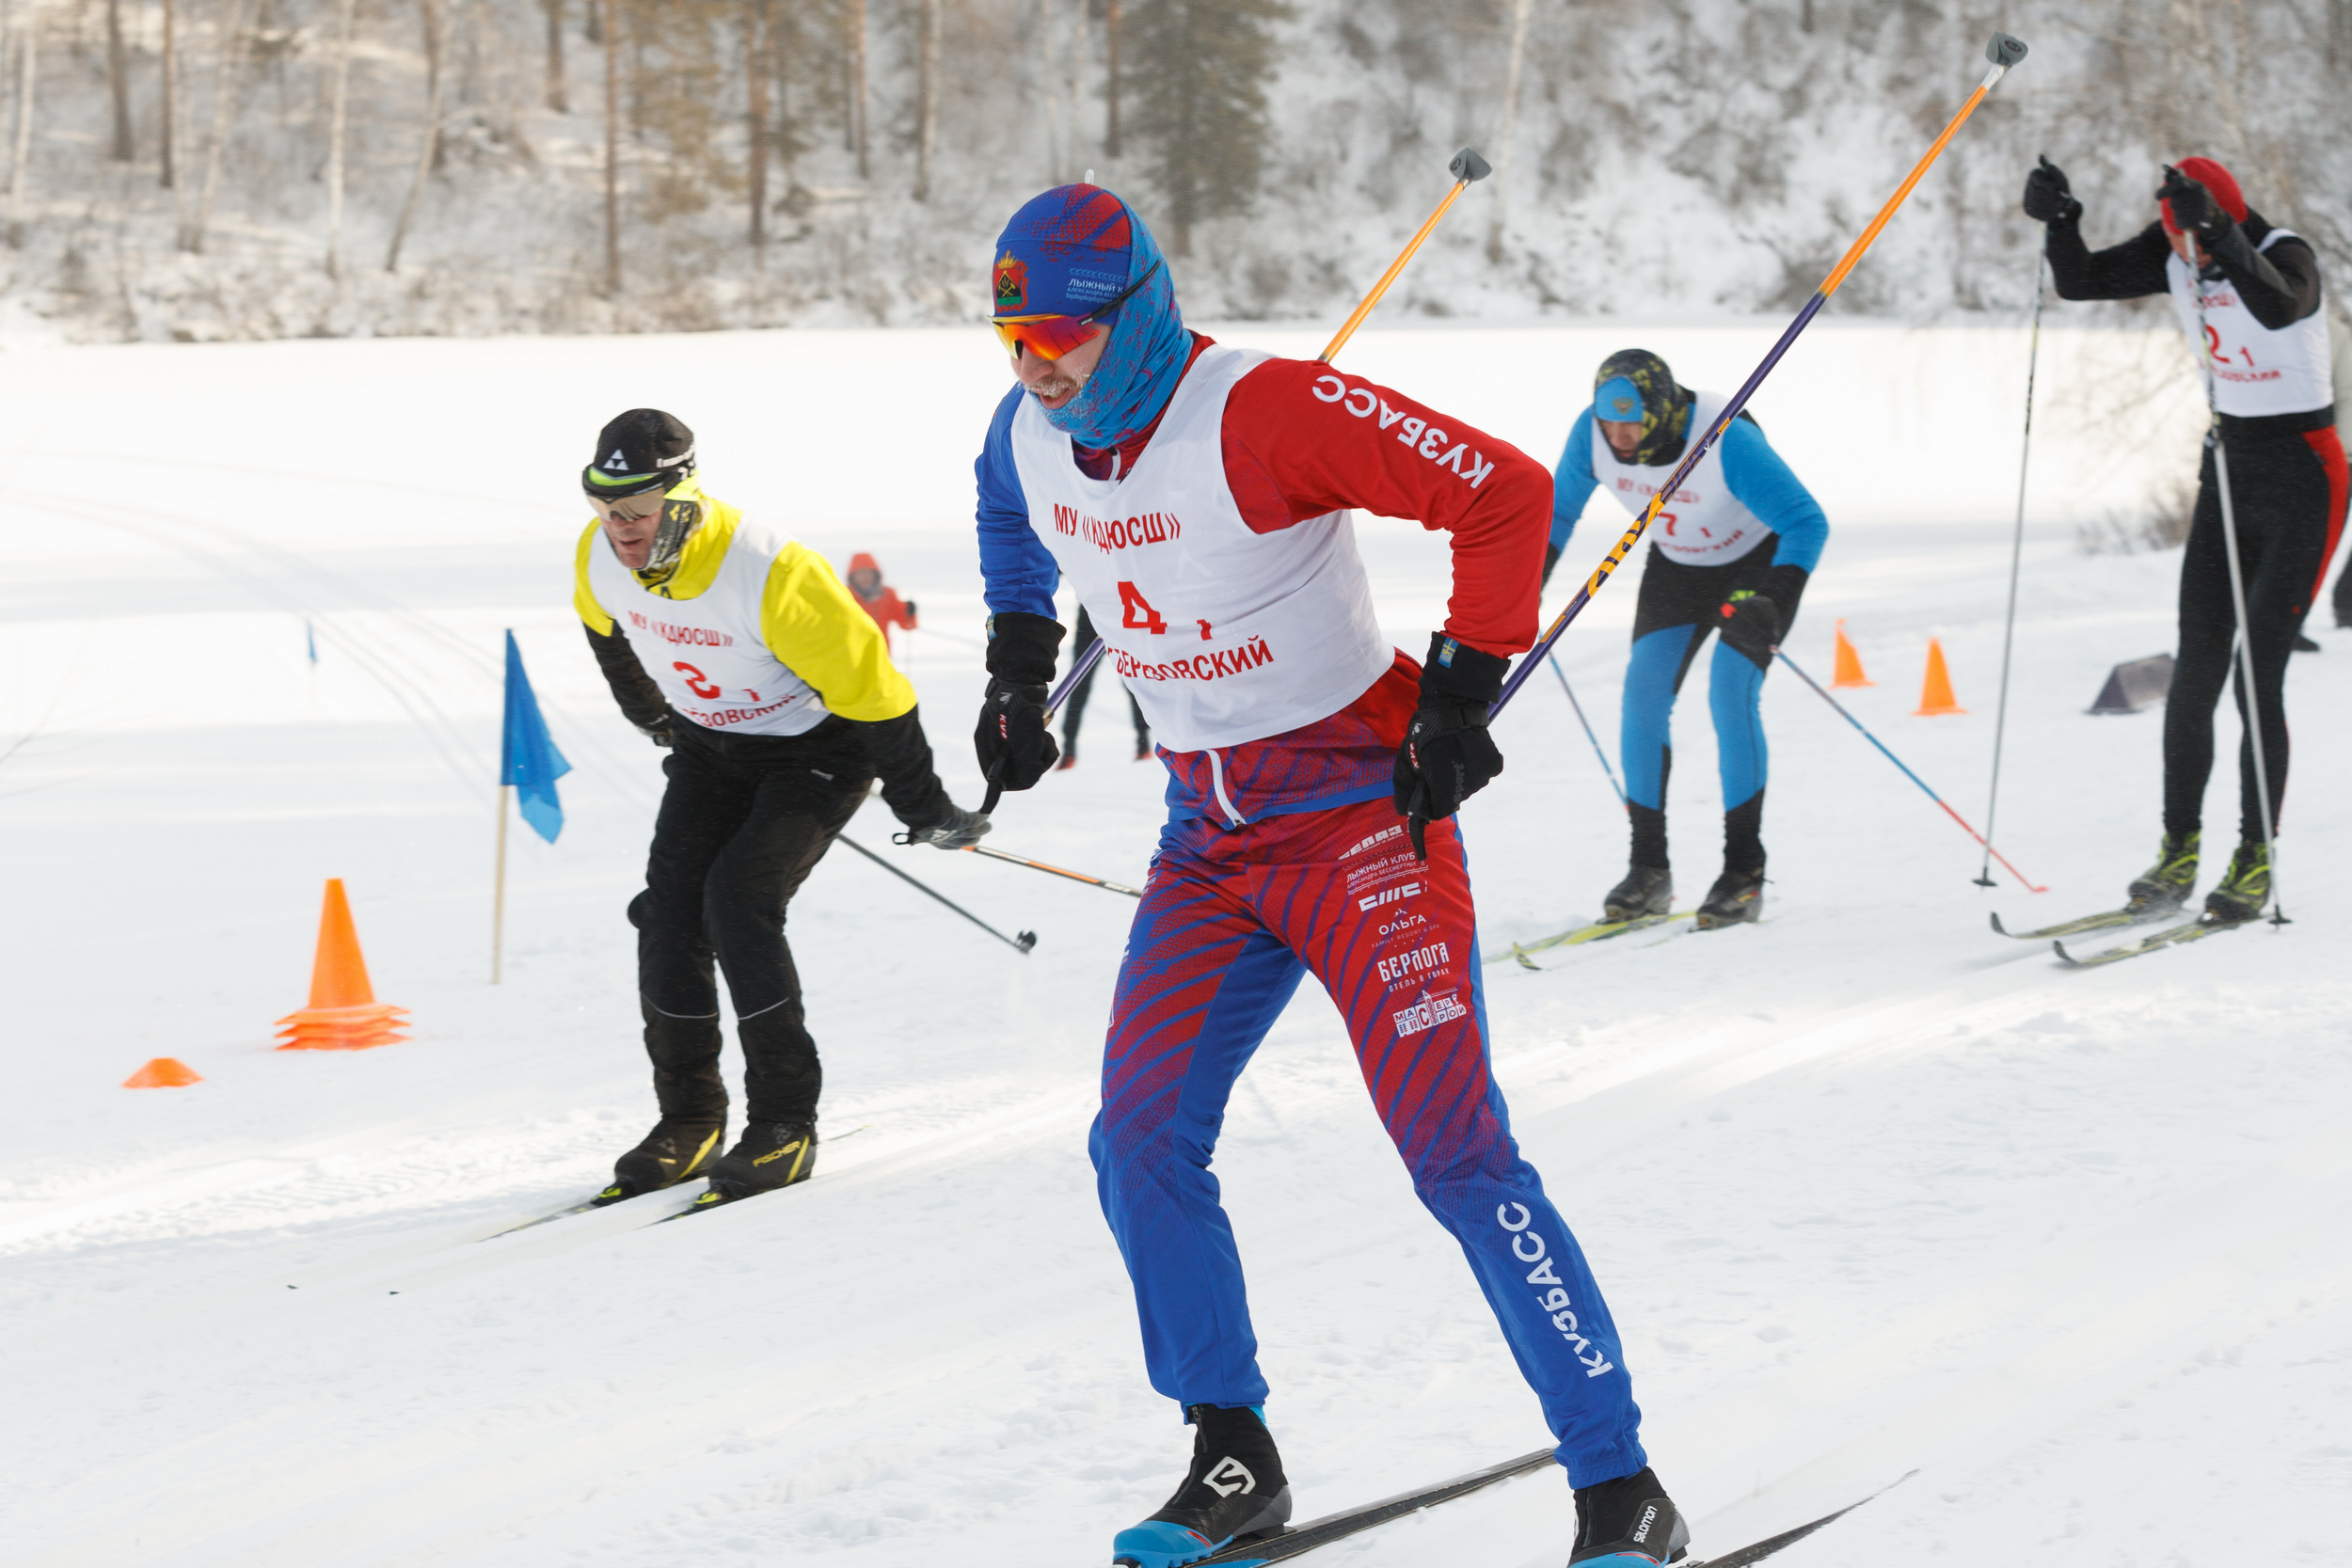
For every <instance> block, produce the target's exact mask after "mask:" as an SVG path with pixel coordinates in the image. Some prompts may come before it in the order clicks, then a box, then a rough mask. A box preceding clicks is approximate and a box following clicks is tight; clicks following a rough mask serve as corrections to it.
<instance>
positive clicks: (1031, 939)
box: [834, 834, 1037, 953]
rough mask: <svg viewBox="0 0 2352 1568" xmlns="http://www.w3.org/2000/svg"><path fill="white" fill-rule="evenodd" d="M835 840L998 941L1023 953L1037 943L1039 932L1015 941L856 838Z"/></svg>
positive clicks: (1023, 933) (837, 837)
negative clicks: (909, 874)
mask: <svg viewBox="0 0 2352 1568" xmlns="http://www.w3.org/2000/svg"><path fill="white" fill-rule="evenodd" d="M834 843H835V844H846V845H848V846H849V847H850V848H852V849H854V850H856V851H857V852H858V853H859V854H861V855H864V856H865V857H866V859H867V860H869V861H872V862H873V863H875V864H876V865H879V866H881V867H882V869H883V870H884V871H887V872H889V873H890V874H891V875H892V876H893V877H896V878H898V880H900V881H902V882H904V883H906V884H907V885H908V886H909V887H912V888H914V890H915V891H917V892H919V893H923V894H926V895H929V896H930V897H933V898H936V899H938V900H939V901H940V902H941V903H943V904H945V905H946V906H947V907H948V908H949V909H951V910H953V911H956V912H957V913H958V914H960V915H961V916H963V918H964V919H966V920H968V921H970V922H971V923H972V924H973V925H975V926H977V927H979V928H980V929H981V930H983V931H986V932H987V933H988V934H989V935H990V936H992V937H994V938H995V939H996V940H997V941H998V942H1003V943H1004V944H1005V945H1006V946H1008V947H1010V948H1014V949H1016V950H1017V951H1019V952H1022V953H1026V952H1027V951H1028V950H1029V949H1030V948H1032V947H1035V946H1036V945H1037V933H1036V932H1035V931H1024V932H1022V933H1021V937H1020V940H1019V941H1015V940H1014V939H1013V938H1011V937H1009V936H1007V935H1005V933H1004V932H1002V931H1000V930H998V929H997V928H996V927H993V926H991V925H990V924H989V923H988V922H987V921H985V920H982V919H981V918H980V917H979V916H978V915H977V914H974V913H973V912H972V911H970V910H967V909H965V908H964V907H963V906H962V905H961V904H959V903H957V902H956V901H955V900H954V899H952V898H950V897H948V896H947V895H945V894H942V893H934V892H932V891H931V890H930V888H928V887H926V886H924V885H923V884H922V883H921V882H919V881H917V880H915V879H914V878H913V877H910V876H908V875H907V874H906V873H905V872H903V871H901V870H899V869H898V867H897V866H895V865H893V864H891V863H889V862H888V861H886V860H884V859H882V857H881V856H880V855H877V854H876V853H874V851H872V850H871V849H868V848H867V847H866V846H865V845H863V844H860V843H859V842H858V841H857V840H856V839H853V838H850V837H849V836H848V835H847V834H835V835H834Z"/></svg>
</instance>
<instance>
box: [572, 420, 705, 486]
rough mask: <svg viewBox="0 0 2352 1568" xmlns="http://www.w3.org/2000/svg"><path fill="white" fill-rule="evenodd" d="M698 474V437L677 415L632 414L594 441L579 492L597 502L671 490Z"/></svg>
mask: <svg viewBox="0 0 2352 1568" xmlns="http://www.w3.org/2000/svg"><path fill="white" fill-rule="evenodd" d="M693 473H694V433H693V432H692V431H691V430H689V429H687V428H686V425H685V423H684V422H683V421H682V420H679V419H678V418H677V417H676V416H675V415H674V414H664V413H663V412H662V411H661V410H660V409H659V408H632V409H630V410H629V411H628V413H626V414H623V415H622V416H620V417H619V418H618V419H616V420H613V421H612V423H610V424H608V425H606V426H605V427H604V429H603V431H602V432H601V433H600V434H599V435H598V436H596V456H595V457H593V458H592V459H590V460H589V464H588V467H585V468H583V469H581V470H580V488H581V489H583V490H585V491H587V492H588V494H589V495H591V496H594V497H596V499H599V500H617V499H620V498H621V497H623V496H642V495H644V493H645V492H646V491H648V490H667V489H669V488H671V487H672V486H673V485H675V484H677V483H680V482H681V481H683V480H687V479H691V477H693Z"/></svg>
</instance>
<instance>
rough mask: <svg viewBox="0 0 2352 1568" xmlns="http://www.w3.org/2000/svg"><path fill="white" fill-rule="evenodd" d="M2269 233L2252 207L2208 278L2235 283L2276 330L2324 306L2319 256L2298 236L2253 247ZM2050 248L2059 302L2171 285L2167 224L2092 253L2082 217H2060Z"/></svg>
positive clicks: (2227, 235) (2225, 235) (2223, 240)
mask: <svg viewBox="0 0 2352 1568" xmlns="http://www.w3.org/2000/svg"><path fill="white" fill-rule="evenodd" d="M2270 230H2271V225H2270V224H2269V223H2267V222H2266V221H2265V220H2264V218H2263V215H2262V214H2260V213H2257V212H2255V211H2253V210H2252V209H2251V208H2249V209H2248V210H2247V214H2246V221H2245V222H2244V223H2233V224H2231V225H2230V227H2229V228H2228V229H2226V230H2223V231H2222V234H2221V237H2220V238H2219V239H2217V240H2215V241H2214V242H2213V243H2212V244H2211V245H2207V246H2206V247H2205V253H2206V255H2207V256H2208V257H2210V258H2211V260H2209V261H2207V262H2206V263H2205V276H2206V277H2217V276H2218V277H2227V278H2229V280H2230V281H2231V282H2232V283H2233V284H2235V285H2236V286H2237V292H2238V297H2239V298H2240V299H2243V300H2244V301H2246V308H2247V309H2249V310H2250V311H2252V312H2253V316H2254V319H2255V320H2256V321H2258V322H2260V323H2262V324H2263V325H2265V326H2266V327H2268V328H2270V330H2272V331H2273V332H2276V331H2278V330H2279V329H2280V327H2282V326H2286V325H2291V324H2293V323H2295V322H2299V321H2301V320H2302V319H2303V318H2304V317H2305V316H2308V315H2310V314H2311V313H2312V311H2314V310H2316V309H2319V294H2320V287H2319V258H2318V256H2317V255H2316V254H2314V253H2313V252H2312V247H2311V246H2310V245H2307V244H2305V243H2304V241H2303V240H2302V238H2301V237H2300V236H2298V235H2292V234H2291V235H2289V236H2287V237H2286V238H2285V239H2282V240H2280V242H2279V243H2278V244H2277V245H2272V246H2271V247H2270V248H2269V249H2268V250H2257V249H2255V248H2254V247H2255V246H2257V245H2261V244H2262V243H2263V241H2264V240H2265V239H2267V238H2269V236H2270ZM2045 248H2046V249H2047V250H2048V252H2049V257H2050V277H2051V280H2052V281H2053V282H2055V283H2056V284H2057V285H2058V298H2060V299H2139V298H2142V297H2144V296H2145V295H2148V294H2160V293H2167V292H2169V289H2170V287H2171V284H2170V283H2169V280H2168V279H2167V278H2166V277H2165V270H2164V267H2165V262H2166V261H2168V260H2169V259H2170V257H2171V255H2172V246H2171V245H2170V243H2169V241H2167V240H2166V239H2165V237H2164V225H2163V224H2161V223H2152V224H2150V225H2149V226H2148V227H2147V228H2145V229H2143V230H2140V231H2139V232H2138V233H2137V234H2135V235H2133V236H2132V237H2131V238H2130V239H2128V240H2125V241H2124V242H2123V243H2122V245H2109V246H2108V247H2107V248H2106V249H2105V250H2092V249H2091V248H2090V246H2088V245H2084V244H2083V233H2082V218H2081V217H2080V215H2076V216H2075V217H2073V218H2062V219H2060V220H2058V222H2055V223H2053V224H2051V225H2050V226H2049V238H2048V243H2047V245H2046V247H2045Z"/></svg>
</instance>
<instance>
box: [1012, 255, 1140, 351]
mask: <svg viewBox="0 0 2352 1568" xmlns="http://www.w3.org/2000/svg"><path fill="white" fill-rule="evenodd" d="M1160 265H1161V263H1160V262H1158V261H1154V262H1152V264H1151V265H1150V266H1148V267H1146V268H1145V269H1144V271H1143V276H1142V277H1138V278H1136V280H1135V281H1134V282H1133V283H1130V284H1128V285H1127V286H1126V287H1125V288H1123V289H1121V290H1120V291H1119V293H1115V294H1113V295H1112V296H1111V297H1110V298H1109V299H1107V300H1104V302H1103V303H1102V304H1100V305H1098V306H1096V307H1095V308H1094V309H1091V310H1089V311H1088V312H1087V313H1086V314H1085V315H1083V316H1073V315H1067V314H1065V313H1063V312H1061V311H1054V312H1052V313H1050V314H1046V315H1041V316H992V317H990V318H989V323H988V325H991V326H993V327H994V328H995V329H996V339H997V341H999V342H1001V343H1003V344H1004V345H1005V352H1006V353H1007V354H1009V355H1011V356H1013V357H1014V358H1016V359H1018V358H1019V357H1021V350H1022V349H1023V348H1024V347H1026V348H1027V349H1028V351H1029V352H1030V353H1031V354H1034V355H1036V356H1038V357H1039V358H1041V359H1058V358H1060V357H1061V356H1063V355H1065V354H1068V353H1069V352H1070V351H1071V350H1072V349H1073V348H1076V347H1077V346H1078V345H1079V344H1081V343H1083V342H1085V341H1087V340H1088V339H1089V338H1091V337H1093V336H1094V329H1095V327H1096V326H1097V325H1100V323H1101V321H1102V318H1104V316H1107V315H1109V314H1110V313H1111V312H1112V311H1113V310H1116V309H1119V308H1120V306H1122V305H1124V304H1126V303H1127V301H1128V300H1129V299H1130V298H1131V297H1133V295H1134V294H1135V292H1136V290H1137V289H1140V288H1142V287H1143V286H1144V285H1145V284H1146V283H1149V282H1151V281H1152V274H1153V273H1156V272H1158V271H1159V270H1160Z"/></svg>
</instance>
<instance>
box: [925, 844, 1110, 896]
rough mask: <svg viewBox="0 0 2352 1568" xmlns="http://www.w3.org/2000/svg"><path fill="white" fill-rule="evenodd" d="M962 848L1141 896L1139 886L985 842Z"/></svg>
mask: <svg viewBox="0 0 2352 1568" xmlns="http://www.w3.org/2000/svg"><path fill="white" fill-rule="evenodd" d="M964 848H966V849H967V850H969V851H971V852H972V853H973V854H975V855H986V856H987V857H988V858H989V859H990V860H993V861H1010V862H1011V863H1013V864H1015V865H1025V866H1027V867H1028V868H1029V869H1030V870H1032V871H1043V872H1046V873H1048V874H1050V875H1052V876H1056V877H1067V878H1069V879H1071V880H1072V881H1073V882H1085V883H1087V884H1088V885H1089V886H1090V887H1099V888H1103V889H1104V890H1105V891H1107V892H1111V893H1123V894H1125V895H1127V896H1128V897H1130V898H1140V897H1142V896H1143V889H1141V888H1139V887H1129V886H1127V884H1126V883H1124V882H1106V881H1104V879H1102V878H1100V877H1089V876H1088V875H1087V874H1086V873H1085V872H1083V871H1066V870H1064V869H1062V868H1061V867H1060V866H1058V865H1048V864H1046V863H1044V862H1043V861H1033V860H1031V859H1029V857H1028V856H1026V855H1013V854H1008V853H1006V852H1005V851H1004V850H1002V849H991V848H990V847H988V846H987V845H985V844H967V845H965V846H964Z"/></svg>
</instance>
